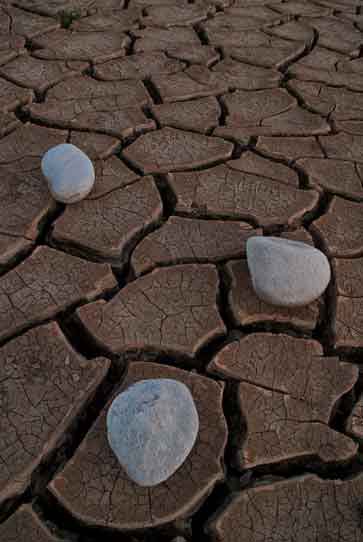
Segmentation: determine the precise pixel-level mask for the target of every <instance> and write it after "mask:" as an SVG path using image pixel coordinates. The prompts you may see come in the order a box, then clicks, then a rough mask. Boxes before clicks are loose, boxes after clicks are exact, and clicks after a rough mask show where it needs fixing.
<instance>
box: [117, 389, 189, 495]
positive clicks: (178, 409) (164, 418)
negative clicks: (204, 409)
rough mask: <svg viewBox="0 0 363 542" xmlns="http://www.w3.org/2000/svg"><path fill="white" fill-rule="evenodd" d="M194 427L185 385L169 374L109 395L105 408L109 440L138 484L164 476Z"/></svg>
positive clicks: (176, 463)
mask: <svg viewBox="0 0 363 542" xmlns="http://www.w3.org/2000/svg"><path fill="white" fill-rule="evenodd" d="M198 430H199V417H198V412H197V409H196V407H195V404H194V400H193V397H192V395H191V393H190V391H189V389H188V388H187V387H186V386H185V384H182V383H181V382H177V381H176V380H171V379H168V378H160V379H150V380H141V381H139V382H137V383H136V384H133V385H132V386H130V387H129V388H128V389H127V390H126V391H124V392H122V393H120V394H119V395H118V396H117V397H116V398H115V399H114V401H113V402H112V404H111V406H110V408H109V411H108V413H107V432H108V441H109V444H110V446H111V448H112V450H113V452H114V453H115V455H116V457H117V458H118V460H119V461H120V464H121V465H122V467H123V468H124V469H125V471H126V472H127V474H128V476H129V477H130V478H131V479H132V480H133V481H134V482H136V483H137V484H139V485H140V486H155V485H157V484H160V483H161V482H163V481H165V480H167V479H168V478H169V477H170V476H171V475H172V474H173V473H174V472H175V471H176V470H177V469H178V468H179V467H180V466H181V465H182V464H183V463H184V461H185V460H186V458H187V457H188V455H189V453H190V451H191V450H192V448H193V446H194V444H195V441H196V438H197V435H198Z"/></svg>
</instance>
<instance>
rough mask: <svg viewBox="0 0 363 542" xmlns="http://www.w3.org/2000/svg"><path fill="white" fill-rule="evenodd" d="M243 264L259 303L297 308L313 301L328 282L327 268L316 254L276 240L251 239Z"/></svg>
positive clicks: (302, 246)
mask: <svg viewBox="0 0 363 542" xmlns="http://www.w3.org/2000/svg"><path fill="white" fill-rule="evenodd" d="M247 263H248V268H249V270H250V274H251V278H252V284H253V287H254V289H255V292H256V294H257V295H258V297H259V298H260V299H262V300H263V301H265V302H266V303H270V304H272V305H279V306H282V307H298V306H302V305H307V304H309V303H311V302H312V301H314V300H315V299H317V298H318V297H319V296H320V295H321V294H322V293H323V292H324V291H325V289H326V288H327V286H328V284H329V281H330V273H331V272H330V265H329V261H328V259H327V257H326V256H325V254H323V253H322V252H321V251H320V250H318V249H316V248H313V247H311V246H309V245H306V244H305V243H300V242H298V241H291V240H289V239H282V238H279V237H251V238H250V239H248V241H247Z"/></svg>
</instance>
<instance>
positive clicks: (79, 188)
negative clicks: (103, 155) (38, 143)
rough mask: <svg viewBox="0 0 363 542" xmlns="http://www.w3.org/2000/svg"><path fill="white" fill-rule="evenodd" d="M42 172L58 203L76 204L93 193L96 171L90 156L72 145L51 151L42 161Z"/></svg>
mask: <svg viewBox="0 0 363 542" xmlns="http://www.w3.org/2000/svg"><path fill="white" fill-rule="evenodd" d="M41 167H42V172H43V175H44V177H45V178H46V179H47V181H48V186H49V190H50V192H51V194H52V196H53V197H54V199H56V200H57V201H60V202H62V203H76V202H77V201H80V200H82V199H84V198H85V197H86V196H88V194H89V193H90V192H91V190H92V188H93V185H94V182H95V170H94V167H93V164H92V162H91V160H90V159H89V158H88V156H87V155H86V154H85V153H84V152H83V151H81V150H80V149H78V148H77V147H75V146H74V145H71V144H70V143H62V144H61V145H57V146H56V147H53V148H51V149H49V151H47V152H46V153H45V155H44V156H43V159H42V164H41Z"/></svg>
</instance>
